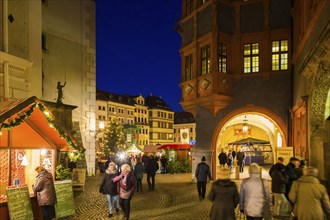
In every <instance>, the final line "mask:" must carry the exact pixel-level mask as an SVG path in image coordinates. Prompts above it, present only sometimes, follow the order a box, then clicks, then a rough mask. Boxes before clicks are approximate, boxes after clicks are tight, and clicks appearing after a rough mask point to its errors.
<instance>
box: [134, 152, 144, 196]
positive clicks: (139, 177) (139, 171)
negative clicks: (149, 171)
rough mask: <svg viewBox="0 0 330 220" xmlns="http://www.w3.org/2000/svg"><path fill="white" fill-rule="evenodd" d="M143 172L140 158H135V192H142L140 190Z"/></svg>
mask: <svg viewBox="0 0 330 220" xmlns="http://www.w3.org/2000/svg"><path fill="white" fill-rule="evenodd" d="M143 171H144V167H143V164H142V162H141V158H139V157H138V158H136V164H135V166H134V171H133V173H134V176H135V179H136V191H137V192H139V191H141V192H142V191H143V190H142V179H143Z"/></svg>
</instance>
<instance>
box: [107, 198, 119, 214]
mask: <svg viewBox="0 0 330 220" xmlns="http://www.w3.org/2000/svg"><path fill="white" fill-rule="evenodd" d="M106 196H107V200H108V206H109V213H110V214H112V213H113V209H114V208H115V209H117V208H118V195H113V196H112V195H106Z"/></svg>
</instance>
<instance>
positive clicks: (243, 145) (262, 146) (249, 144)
mask: <svg viewBox="0 0 330 220" xmlns="http://www.w3.org/2000/svg"><path fill="white" fill-rule="evenodd" d="M228 146H233V147H234V150H235V151H236V152H238V151H239V150H240V149H242V150H243V152H244V153H245V164H251V163H254V162H255V163H258V164H259V165H264V164H273V160H274V159H273V150H272V146H271V145H270V142H269V141H265V140H260V139H256V138H252V137H248V138H244V139H241V140H238V141H235V142H231V143H228Z"/></svg>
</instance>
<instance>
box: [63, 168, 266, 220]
mask: <svg viewBox="0 0 330 220" xmlns="http://www.w3.org/2000/svg"><path fill="white" fill-rule="evenodd" d="M263 172H265V170H263ZM265 173H266V172H265ZM247 176H248V175H247V174H245V175H242V177H241V178H244V177H247ZM102 178H103V175H102V174H98V175H96V176H94V177H87V180H86V186H85V191H84V192H77V191H75V192H74V193H75V206H76V214H75V215H73V216H69V217H65V218H61V220H84V219H86V220H87V219H88V220H92V219H93V220H94V219H95V220H102V219H114V220H117V219H122V213H121V212H119V214H116V213H114V214H115V215H114V217H112V218H109V217H108V214H109V212H108V207H107V202H106V198H105V196H104V195H102V194H100V193H99V192H98V187H99V184H100V182H101V180H102ZM264 178H267V177H265V176H264ZM191 180H192V176H191V173H188V174H157V175H156V184H155V190H154V191H152V192H149V191H148V186H147V181H146V175H144V176H143V181H142V183H143V192H135V194H134V196H133V199H132V201H131V216H130V219H131V220H140V219H141V220H150V219H155V220H156V219H157V220H158V219H160V220H163V219H164V220H167V219H168V220H170V219H171V220H194V219H196V220H204V219H209V214H210V210H211V202H210V201H208V200H207V199H204V200H203V201H199V198H198V193H197V187H196V183H193V182H192V181H191ZM234 181H235V182H236V183H237V186H238V189H239V184H240V181H239V180H234ZM210 188H211V183H208V184H207V194H208V192H209V190H210ZM236 213H237V219H240V218H241V216H240V214H239V210H238V208H237V210H236ZM242 219H244V218H242Z"/></svg>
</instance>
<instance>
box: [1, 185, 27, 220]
mask: <svg viewBox="0 0 330 220" xmlns="http://www.w3.org/2000/svg"><path fill="white" fill-rule="evenodd" d="M6 193H7V203H8V210H9V217H10V219H15V220H33V212H32V206H31V201H30V196H29V190H28V187H27V186H25V187H13V188H7V189H6Z"/></svg>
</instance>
